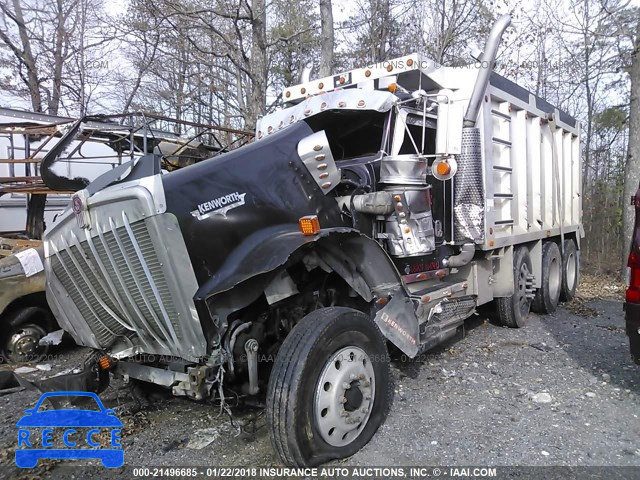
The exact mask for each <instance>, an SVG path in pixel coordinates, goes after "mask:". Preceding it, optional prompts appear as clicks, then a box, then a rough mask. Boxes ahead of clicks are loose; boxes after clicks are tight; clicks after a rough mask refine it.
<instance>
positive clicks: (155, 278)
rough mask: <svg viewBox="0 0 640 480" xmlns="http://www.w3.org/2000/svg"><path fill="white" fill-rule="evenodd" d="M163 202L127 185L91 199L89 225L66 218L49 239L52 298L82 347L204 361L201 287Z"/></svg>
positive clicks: (66, 215)
mask: <svg viewBox="0 0 640 480" xmlns="http://www.w3.org/2000/svg"><path fill="white" fill-rule="evenodd" d="M156 181H158V182H160V179H159V178H157V180H156ZM125 187H128V188H125ZM157 188H158V187H157V185H156V186H155V188H154V189H152V191H153V190H157ZM85 198H86V197H85ZM162 201H164V199H162ZM156 203H157V202H154V198H153V196H152V195H151V193H150V191H149V189H148V188H146V187H145V186H143V185H140V184H131V185H128V186H127V185H126V184H122V185H118V186H117V187H116V188H114V187H110V188H107V189H105V190H102V191H100V192H98V193H96V194H94V195H93V196H92V197H90V198H89V199H88V212H89V218H90V228H80V227H79V226H78V223H77V222H76V219H75V215H74V214H73V212H71V211H70V210H69V211H66V212H65V213H63V214H62V216H61V218H59V219H58V220H57V222H56V223H55V224H54V226H53V227H52V228H51V229H50V230H48V231H47V234H46V236H45V269H46V276H47V300H48V302H49V304H50V306H51V308H52V310H53V311H54V314H55V316H56V318H57V319H58V321H59V323H60V325H61V326H62V327H63V328H64V329H65V330H67V331H68V332H69V333H71V335H72V336H73V337H74V339H75V341H76V343H78V344H80V345H85V346H89V347H93V348H97V349H105V350H107V349H110V350H111V353H112V354H113V355H114V356H116V357H125V356H130V355H135V354H139V353H149V354H159V355H170V356H177V357H181V358H186V359H190V360H197V359H200V358H201V357H203V356H204V355H205V353H206V342H205V338H204V335H203V332H202V327H201V325H200V320H199V318H198V316H197V312H196V309H195V305H194V303H193V295H194V294H195V292H196V290H197V289H198V284H197V282H196V278H195V275H194V273H193V269H192V268H191V263H190V260H189V256H188V253H187V249H186V246H185V244H184V239H183V238H182V234H181V233H180V228H179V226H178V222H177V219H176V218H175V216H173V215H172V214H169V213H158V205H157V204H156Z"/></svg>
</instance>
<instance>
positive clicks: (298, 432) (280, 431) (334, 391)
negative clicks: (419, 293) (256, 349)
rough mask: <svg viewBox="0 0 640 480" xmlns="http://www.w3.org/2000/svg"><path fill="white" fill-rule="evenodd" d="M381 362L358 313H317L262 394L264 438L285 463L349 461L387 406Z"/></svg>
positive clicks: (381, 345) (379, 344) (370, 327)
mask: <svg viewBox="0 0 640 480" xmlns="http://www.w3.org/2000/svg"><path fill="white" fill-rule="evenodd" d="M336 355H337V356H336ZM388 357H389V356H388V353H387V348H386V344H385V340H384V338H383V337H382V334H381V333H380V330H378V327H377V326H376V325H375V323H373V321H371V319H370V318H369V317H368V316H367V315H365V314H364V313H361V312H359V311H357V310H353V309H350V308H344V307H331V308H323V309H320V310H316V311H314V312H312V313H310V314H309V315H307V316H306V317H304V318H303V319H302V320H301V321H300V322H299V323H298V324H297V325H296V326H295V327H294V328H293V330H292V331H291V333H289V335H288V336H287V337H286V339H285V341H284V343H283V344H282V347H281V348H280V351H279V352H278V356H277V357H276V360H275V363H274V366H273V371H272V372H271V378H270V379H269V387H268V391H267V421H268V424H269V436H270V437H271V442H272V444H273V446H274V448H275V450H276V451H277V452H278V455H279V456H280V458H281V459H282V461H283V462H284V463H285V464H287V465H291V466H313V465H318V464H321V463H325V462H327V461H329V460H332V459H336V458H344V457H349V456H351V455H353V454H354V453H356V452H357V451H358V450H360V449H361V448H362V447H363V446H364V445H366V444H367V442H369V440H371V438H372V437H373V435H374V434H375V432H376V430H377V429H378V427H379V426H380V425H381V424H382V423H383V422H384V420H385V418H386V416H387V413H388V412H389V408H390V406H391V400H392V396H393V385H392V377H391V372H390V368H389V358H388Z"/></svg>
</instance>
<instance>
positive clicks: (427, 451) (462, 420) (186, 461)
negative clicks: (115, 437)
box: [0, 300, 640, 478]
mask: <svg viewBox="0 0 640 480" xmlns="http://www.w3.org/2000/svg"><path fill="white" fill-rule="evenodd" d="M588 306H589V308H591V309H593V310H595V311H597V312H598V315H597V316H594V317H581V316H577V315H575V314H573V313H570V312H569V311H568V310H566V309H563V308H561V309H559V310H558V311H557V312H556V313H555V314H554V315H552V316H536V315H532V316H531V317H530V321H529V324H528V325H527V327H526V328H523V329H519V330H515V329H507V328H502V327H498V326H496V325H494V324H493V323H491V322H489V321H487V320H486V319H484V318H481V317H474V318H472V319H470V320H468V321H467V325H466V330H465V332H464V335H460V336H459V337H458V338H456V339H454V340H453V341H451V342H448V343H447V345H445V346H444V347H441V348H439V349H438V350H437V351H435V352H432V353H430V354H426V355H424V356H422V357H421V358H419V359H417V360H416V361H401V360H397V361H395V362H394V366H393V372H394V377H395V382H396V395H395V400H394V406H393V408H392V410H391V413H390V415H389V418H388V419H387V421H386V423H385V424H384V425H383V426H382V428H381V429H380V430H379V431H378V433H377V434H376V435H375V437H374V438H373V440H372V441H371V442H370V443H369V444H368V445H367V446H366V447H365V448H364V449H363V450H361V451H360V452H359V453H357V454H356V455H354V456H353V457H351V458H349V459H347V460H345V461H342V462H336V464H337V465H361V466H367V465H378V466H384V465H493V466H500V465H585V466H589V465H599V466H601V465H606V466H609V465H615V466H640V420H639V419H638V415H640V408H639V407H640V376H639V371H640V370H639V369H640V367H638V366H636V365H634V364H633V363H632V362H631V360H630V358H629V355H628V343H627V337H626V335H625V332H624V316H623V313H622V304H621V303H620V302H617V301H602V300H600V301H593V302H590V303H589V305H588ZM74 354H75V355H80V353H77V354H76V353H73V352H72V354H71V357H73V355H74ZM38 397H39V395H38V393H36V392H33V391H22V392H18V393H13V394H10V395H5V396H2V397H0V465H3V467H2V470H1V471H0V474H2V475H3V476H7V475H10V476H12V477H14V476H15V475H18V474H24V471H18V470H17V469H11V468H10V467H9V466H10V465H12V464H13V452H14V450H15V438H16V429H15V422H16V420H17V419H18V418H20V416H21V415H22V410H23V409H24V408H27V406H32V405H33V404H34V403H35V401H36V400H37V399H38ZM101 397H103V398H105V399H106V401H105V403H108V404H110V405H111V406H117V405H120V407H118V410H117V412H118V414H119V418H120V419H121V420H122V421H123V423H124V424H125V429H124V431H123V435H122V438H123V442H122V443H123V447H124V450H125V462H126V464H127V465H147V466H159V465H167V466H178V465H184V466H189V465H279V460H278V458H277V457H276V455H275V453H274V451H273V450H272V448H271V445H270V443H269V438H268V432H267V427H266V425H265V418H264V414H263V411H262V409H260V408H257V407H255V408H250V407H244V408H243V409H242V410H238V409H236V410H235V411H234V419H233V421H230V419H229V417H228V416H227V415H226V414H220V411H219V409H217V408H215V407H213V406H212V405H208V404H201V403H197V402H193V401H189V400H186V399H181V398H172V397H166V396H165V395H164V394H162V393H157V394H154V395H152V396H151V399H150V401H145V402H143V404H142V408H141V409H138V411H137V412H135V410H136V408H134V407H135V406H136V405H137V404H135V403H132V402H131V390H130V389H129V388H128V387H124V386H122V385H118V384H115V385H114V384H112V386H110V387H109V389H108V390H107V392H105V393H104V394H103V395H101ZM127 402H128V403H127ZM134 412H135V413H134ZM41 463H42V464H43V467H40V468H39V470H38V472H39V473H40V474H45V475H46V474H48V473H54V474H55V473H56V472H59V471H60V465H59V463H58V462H56V461H44V462H41ZM638 472H640V469H638ZM96 475H99V473H96ZM87 476H91V475H90V474H88V475H87ZM25 478H26V477H25ZM31 478H32V477H31Z"/></svg>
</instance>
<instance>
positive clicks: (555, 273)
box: [549, 258, 561, 300]
mask: <svg viewBox="0 0 640 480" xmlns="http://www.w3.org/2000/svg"><path fill="white" fill-rule="evenodd" d="M560 271H561V268H560V262H559V261H558V259H557V258H552V259H551V265H549V296H550V297H551V299H552V300H553V299H557V298H558V296H560V278H561V275H560Z"/></svg>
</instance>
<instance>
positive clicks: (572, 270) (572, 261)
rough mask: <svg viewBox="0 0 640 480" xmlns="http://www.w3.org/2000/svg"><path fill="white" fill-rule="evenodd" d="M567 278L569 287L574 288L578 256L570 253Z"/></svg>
mask: <svg viewBox="0 0 640 480" xmlns="http://www.w3.org/2000/svg"><path fill="white" fill-rule="evenodd" d="M564 275H565V278H566V279H567V288H568V289H569V290H573V286H574V285H575V282H576V256H575V255H574V254H573V253H570V254H569V256H567V271H566V272H565V273H564Z"/></svg>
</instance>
